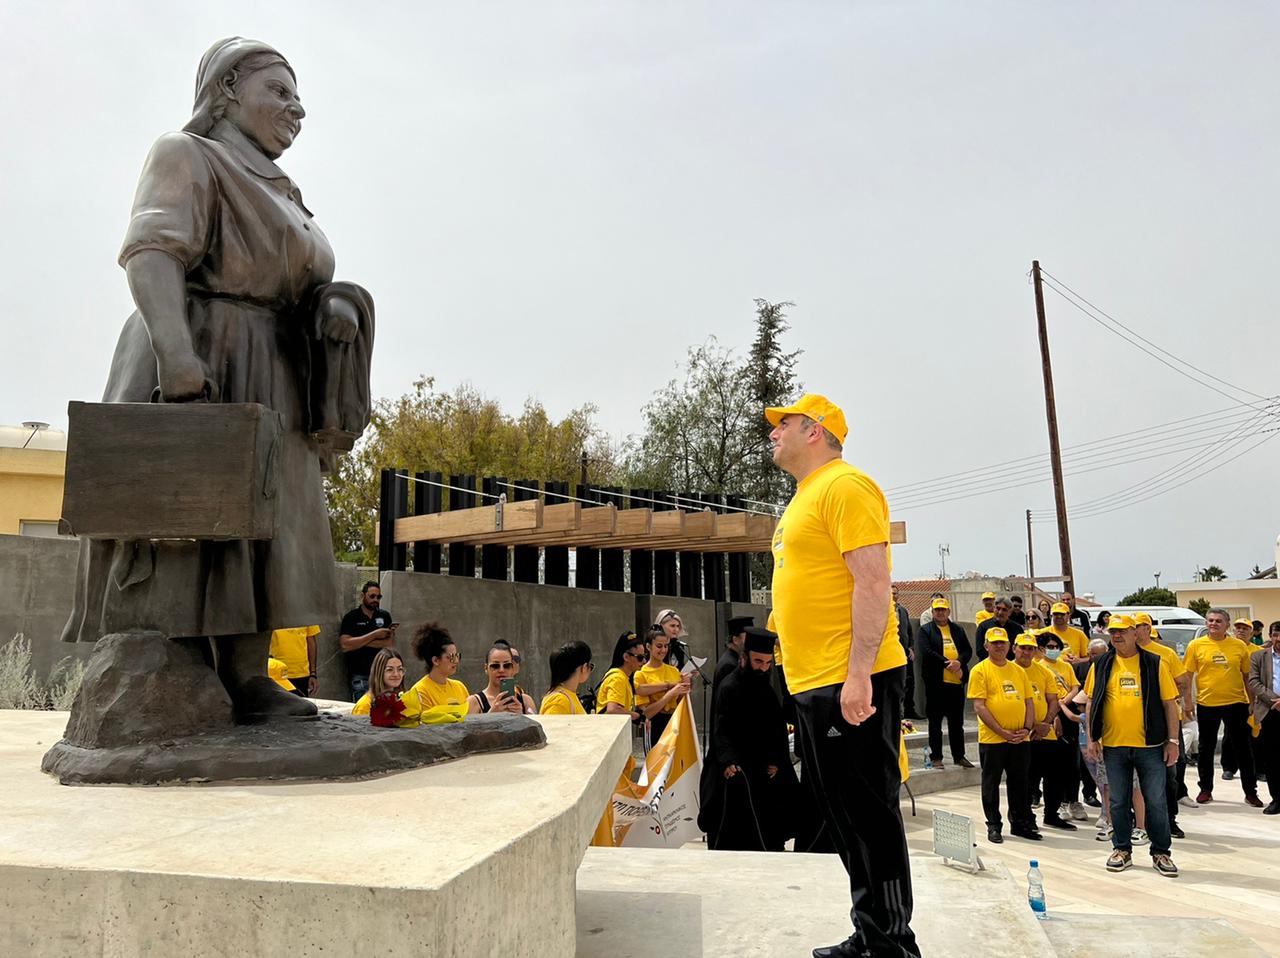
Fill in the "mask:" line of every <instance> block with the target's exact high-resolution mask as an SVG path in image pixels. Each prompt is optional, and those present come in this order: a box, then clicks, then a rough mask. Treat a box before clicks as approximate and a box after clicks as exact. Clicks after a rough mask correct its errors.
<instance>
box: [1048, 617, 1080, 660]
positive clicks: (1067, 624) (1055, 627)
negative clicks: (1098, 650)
mask: <svg viewBox="0 0 1280 958" xmlns="http://www.w3.org/2000/svg"><path fill="white" fill-rule="evenodd" d="M1070 617H1071V606H1069V605H1067V603H1065V602H1055V603H1054V604H1053V606H1052V607H1051V608H1050V609H1049V629H1050V631H1052V632H1053V634H1054V635H1056V636H1057V637H1058V638H1060V639H1061V640H1062V647H1063V648H1064V649H1065V650H1066V659H1067V661H1068V662H1070V663H1073V664H1074V663H1076V662H1084V661H1085V660H1086V659H1088V658H1089V637H1088V636H1087V635H1085V634H1084V633H1083V632H1081V631H1080V630H1079V629H1077V628H1076V627H1075V626H1074V625H1072V624H1071V619H1070Z"/></svg>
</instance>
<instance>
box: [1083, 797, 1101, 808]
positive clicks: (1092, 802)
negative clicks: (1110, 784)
mask: <svg viewBox="0 0 1280 958" xmlns="http://www.w3.org/2000/svg"><path fill="white" fill-rule="evenodd" d="M1084 803H1085V804H1086V805H1088V806H1089V807H1090V808H1101V807H1102V803H1101V802H1100V801H1098V796H1097V795H1090V796H1089V797H1087V798H1086V799H1085V800H1084Z"/></svg>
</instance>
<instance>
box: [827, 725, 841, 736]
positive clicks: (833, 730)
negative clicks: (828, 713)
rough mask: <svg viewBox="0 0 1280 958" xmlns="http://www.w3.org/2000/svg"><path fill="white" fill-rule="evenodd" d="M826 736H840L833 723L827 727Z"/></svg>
mask: <svg viewBox="0 0 1280 958" xmlns="http://www.w3.org/2000/svg"><path fill="white" fill-rule="evenodd" d="M827 738H840V732H839V730H838V729H837V728H836V727H835V726H834V725H833V726H831V728H829V729H827Z"/></svg>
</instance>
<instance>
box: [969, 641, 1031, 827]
mask: <svg viewBox="0 0 1280 958" xmlns="http://www.w3.org/2000/svg"><path fill="white" fill-rule="evenodd" d="M986 645H987V657H986V658H985V659H983V660H982V661H981V662H979V663H978V664H977V665H975V666H974V667H973V671H972V672H970V673H969V699H970V700H971V701H972V702H973V710H974V712H976V713H977V715H978V723H979V724H978V762H979V764H981V766H982V813H983V815H984V816H985V817H986V820H987V840H988V841H990V842H992V843H993V844H997V845H998V844H999V843H1001V842H1003V841H1004V837H1003V836H1002V835H1001V829H1002V828H1003V825H1004V823H1003V821H1002V820H1001V818H1000V779H1001V778H1004V779H1005V789H1006V790H1007V792H1008V795H1009V833H1010V834H1012V835H1016V836H1018V837H1019V838H1025V839H1027V840H1029V841H1033V842H1038V841H1040V840H1041V838H1042V836H1041V834H1040V830H1039V829H1038V828H1036V823H1035V816H1034V815H1032V813H1031V796H1030V794H1029V792H1028V779H1029V777H1030V771H1031V749H1030V748H1029V747H1028V745H1027V743H1028V742H1029V741H1030V737H1031V731H1032V729H1033V728H1034V726H1035V714H1036V713H1035V693H1034V692H1033V691H1032V688H1031V680H1030V679H1029V678H1028V677H1027V672H1026V670H1025V669H1021V668H1019V667H1018V666H1017V665H1016V664H1015V663H1013V662H1011V661H1009V633H1007V632H1006V631H1005V630H1004V629H1002V628H1000V627H999V626H997V627H995V628H991V629H987V634H986Z"/></svg>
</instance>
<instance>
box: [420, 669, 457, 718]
mask: <svg viewBox="0 0 1280 958" xmlns="http://www.w3.org/2000/svg"><path fill="white" fill-rule="evenodd" d="M409 691H410V692H416V693H417V696H418V703H419V711H421V712H425V711H427V709H433V708H435V707H436V706H437V705H466V704H467V696H468V695H470V694H471V693H470V692H468V691H467V687H466V686H465V685H463V684H462V683H461V682H459V681H458V680H457V679H445V680H444V685H441V684H440V683H439V682H437V681H436V680H435V679H433V678H432V677H431V676H429V675H424V676H423V677H422V678H420V679H418V682H417V684H416V685H414V687H413V688H411V689H410V690H409Z"/></svg>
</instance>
